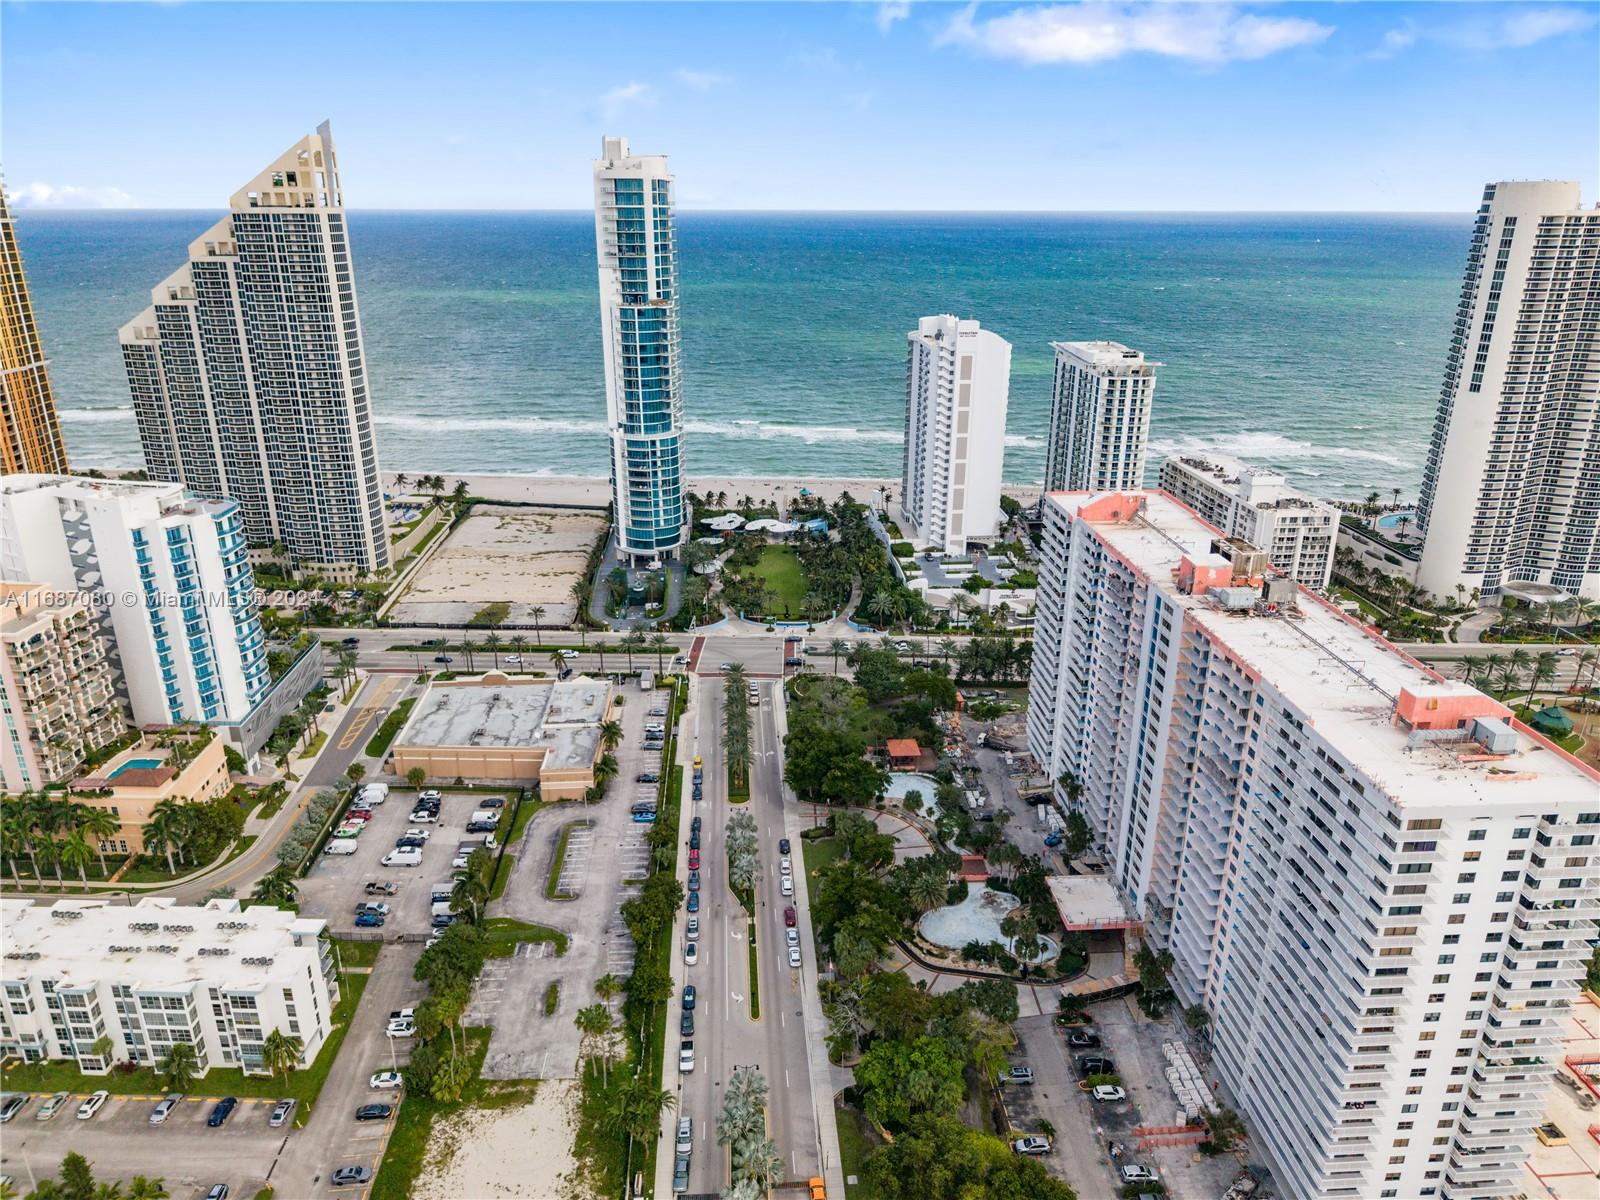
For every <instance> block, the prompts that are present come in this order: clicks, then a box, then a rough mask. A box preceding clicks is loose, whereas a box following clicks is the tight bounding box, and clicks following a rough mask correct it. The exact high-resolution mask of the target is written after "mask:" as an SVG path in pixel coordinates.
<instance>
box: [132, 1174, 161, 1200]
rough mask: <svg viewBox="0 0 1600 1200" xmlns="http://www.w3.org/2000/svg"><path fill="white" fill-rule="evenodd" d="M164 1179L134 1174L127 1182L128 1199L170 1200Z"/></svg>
mask: <svg viewBox="0 0 1600 1200" xmlns="http://www.w3.org/2000/svg"><path fill="white" fill-rule="evenodd" d="M171 1196H172V1193H171V1192H169V1191H167V1181H166V1180H165V1179H161V1178H156V1179H151V1178H150V1177H149V1176H148V1175H135V1176H134V1177H133V1179H132V1181H131V1182H130V1183H129V1184H128V1200H171Z"/></svg>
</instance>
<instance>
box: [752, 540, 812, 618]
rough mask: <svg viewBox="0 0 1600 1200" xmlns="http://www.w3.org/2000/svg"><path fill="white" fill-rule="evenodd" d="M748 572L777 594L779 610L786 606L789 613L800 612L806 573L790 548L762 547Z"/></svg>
mask: <svg viewBox="0 0 1600 1200" xmlns="http://www.w3.org/2000/svg"><path fill="white" fill-rule="evenodd" d="M750 571H751V573H753V574H755V575H758V576H760V577H761V580H762V581H763V582H764V583H765V584H766V585H767V586H768V587H769V588H771V589H772V590H773V591H774V592H776V593H777V594H778V609H779V610H782V609H784V608H785V606H787V608H788V611H789V612H791V613H799V612H800V610H801V607H802V605H803V604H804V603H805V598H806V590H807V589H806V573H805V571H804V569H803V568H802V567H801V566H800V559H799V558H798V557H796V556H795V552H794V551H793V550H792V549H791V548H790V547H788V546H763V547H762V548H761V559H760V561H759V562H757V563H756V565H755V566H754V567H752V568H750Z"/></svg>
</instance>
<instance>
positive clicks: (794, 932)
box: [783, 929, 800, 946]
mask: <svg viewBox="0 0 1600 1200" xmlns="http://www.w3.org/2000/svg"><path fill="white" fill-rule="evenodd" d="M783 932H784V933H786V934H787V935H788V937H789V945H791V946H798V945H799V944H800V931H799V930H798V929H785V930H784V931H783Z"/></svg>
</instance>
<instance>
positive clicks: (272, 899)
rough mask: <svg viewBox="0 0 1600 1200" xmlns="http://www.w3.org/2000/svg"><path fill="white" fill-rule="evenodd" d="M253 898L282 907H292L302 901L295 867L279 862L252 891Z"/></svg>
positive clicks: (257, 881) (251, 896)
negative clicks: (296, 880)
mask: <svg viewBox="0 0 1600 1200" xmlns="http://www.w3.org/2000/svg"><path fill="white" fill-rule="evenodd" d="M250 898H251V899H252V900H259V901H261V903H263V904H273V905H277V906H279V907H282V908H292V907H293V906H294V905H296V904H298V903H299V901H300V890H299V886H298V885H297V884H296V882H295V872H294V868H293V867H291V866H289V865H288V864H287V863H279V864H278V865H277V866H275V867H273V868H272V870H270V871H268V872H267V873H266V874H265V875H263V876H262V877H261V878H260V879H258V880H256V886H255V887H254V888H253V889H252V890H251V892H250Z"/></svg>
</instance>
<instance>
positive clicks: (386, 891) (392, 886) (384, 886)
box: [367, 879, 400, 896]
mask: <svg viewBox="0 0 1600 1200" xmlns="http://www.w3.org/2000/svg"><path fill="white" fill-rule="evenodd" d="M399 890H400V885H399V884H398V883H396V882H395V881H394V880H392V879H373V880H369V881H368V883H367V895H369V896H392V895H394V894H395V893H396V892H398V891H399Z"/></svg>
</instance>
